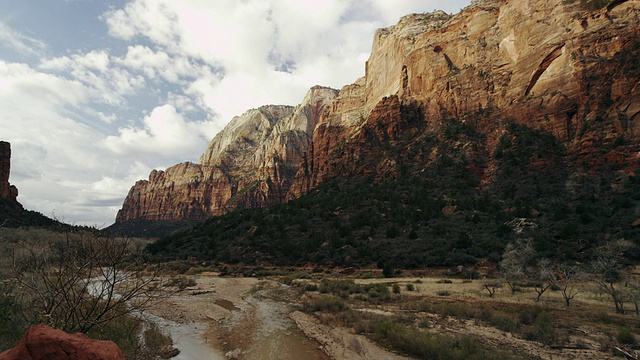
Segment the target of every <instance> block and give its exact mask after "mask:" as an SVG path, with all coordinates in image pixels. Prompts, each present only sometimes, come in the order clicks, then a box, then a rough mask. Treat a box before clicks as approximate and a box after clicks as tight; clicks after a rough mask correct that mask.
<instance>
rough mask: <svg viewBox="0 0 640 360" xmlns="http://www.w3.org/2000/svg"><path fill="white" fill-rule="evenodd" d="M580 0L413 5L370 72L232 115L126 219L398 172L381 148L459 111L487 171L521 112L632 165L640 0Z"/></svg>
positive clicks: (131, 205) (605, 159) (136, 197)
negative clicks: (192, 160)
mask: <svg viewBox="0 0 640 360" xmlns="http://www.w3.org/2000/svg"><path fill="white" fill-rule="evenodd" d="M583 3H584V2H583V1H578V0H576V1H567V0H521V1H500V0H478V1H475V2H474V3H473V4H471V5H470V6H469V7H467V8H466V9H464V10H463V11H461V12H460V13H459V14H457V15H454V16H451V15H448V14H445V13H443V12H435V13H429V14H420V15H415V14H414V15H408V16H405V17H403V18H402V19H401V20H400V21H399V22H398V24H397V25H395V26H392V27H389V28H386V29H381V30H379V31H378V32H377V33H376V34H375V37H374V40H373V49H372V53H371V56H370V58H369V60H368V61H367V64H366V71H365V76H364V77H362V78H361V79H358V80H357V81H356V82H355V83H354V84H351V85H347V86H345V87H344V88H343V89H342V90H341V91H340V92H339V94H338V93H337V92H335V91H334V90H330V89H324V88H313V89H312V90H311V91H310V92H309V94H308V95H307V97H306V98H305V100H304V102H303V104H302V105H300V106H299V107H297V108H296V109H292V108H286V107H264V108H260V109H258V110H252V111H249V112H247V113H246V114H244V115H243V116H241V117H238V118H236V119H234V120H233V121H232V122H231V123H230V124H229V126H228V127H227V128H226V129H225V130H224V131H223V132H221V133H220V134H219V135H218V136H216V138H214V139H213V141H212V142H211V144H210V145H209V148H208V149H207V151H206V152H205V153H204V154H203V156H202V158H201V159H200V162H199V164H179V165H177V166H176V167H174V168H170V169H168V170H167V171H166V172H158V173H152V177H151V178H150V180H149V181H143V182H139V183H138V184H136V185H135V186H134V187H133V188H132V189H131V192H130V194H129V196H128V197H127V200H126V201H125V204H124V205H123V209H122V210H121V211H120V213H119V214H118V219H117V220H118V221H120V220H128V219H135V218H144V219H185V218H189V219H196V218H202V217H205V216H208V215H215V214H220V213H223V212H226V211H229V210H233V209H237V208H242V207H250V206H267V205H270V204H275V203H278V202H281V201H284V200H285V199H292V198H296V197H298V196H300V195H302V194H304V193H306V192H307V191H309V190H310V189H312V188H313V187H315V186H317V185H318V184H319V183H321V182H323V181H325V180H326V179H328V178H331V177H334V176H337V175H343V176H374V177H384V176H393V175H394V171H395V170H394V164H393V163H392V161H391V160H389V159H387V158H385V155H384V151H382V150H381V149H383V148H385V147H388V146H389V145H390V144H393V143H394V142H395V141H396V140H397V139H400V138H402V139H404V140H403V141H404V142H405V143H406V142H407V141H409V143H410V139H411V138H414V137H419V136H423V135H424V134H426V133H429V132H430V133H432V134H438V133H439V132H441V131H442V128H443V126H444V124H445V123H448V122H451V121H454V122H457V123H461V124H462V123H464V124H466V125H467V126H469V127H471V128H473V130H474V131H476V132H478V133H480V134H482V138H483V139H484V140H483V141H482V143H478V144H456V146H459V147H461V148H463V147H468V148H470V149H472V148H473V149H474V150H473V152H474V153H473V154H471V150H469V151H470V156H479V155H478V154H484V155H483V156H485V159H484V161H483V163H484V164H485V165H484V168H482V169H478V171H479V172H481V173H482V177H483V179H484V180H485V181H491V179H492V176H493V174H494V172H495V166H496V165H495V164H494V163H493V160H492V157H491V156H490V155H487V154H493V152H494V150H495V148H496V146H497V144H498V140H499V138H500V137H501V136H502V135H503V134H504V133H505V131H506V130H505V129H506V127H505V124H507V123H508V122H510V121H514V122H518V123H522V124H525V125H527V126H529V127H532V128H535V129H541V130H544V131H545V132H547V133H550V134H552V135H554V136H555V137H556V138H558V139H560V140H561V141H562V142H563V143H564V145H565V147H566V149H567V153H568V154H569V155H570V156H571V157H572V159H573V160H572V161H576V162H580V163H581V164H585V165H587V166H589V167H593V166H596V165H598V164H606V163H610V162H616V163H619V164H622V165H623V166H622V167H623V168H625V169H627V170H630V169H633V168H634V166H636V167H637V165H638V162H639V161H640V155H639V151H640V145H638V144H640V84H639V81H638V79H640V65H638V64H640V0H627V1H624V0H616V1H610V2H609V5H608V6H606V7H605V8H602V9H600V10H593V9H592V10H587V9H586V8H585V5H584V4H583ZM590 3H591V2H587V5H588V4H590ZM407 139H409V140H407ZM375 144H378V145H380V146H378V145H375ZM170 173H171V174H170ZM181 174H187V175H185V176H183V175H181ZM156 177H157V179H156Z"/></svg>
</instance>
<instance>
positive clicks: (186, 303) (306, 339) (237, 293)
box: [149, 273, 402, 360]
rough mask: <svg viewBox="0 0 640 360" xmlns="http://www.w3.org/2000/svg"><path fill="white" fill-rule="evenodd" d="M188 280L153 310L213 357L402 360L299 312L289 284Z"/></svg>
mask: <svg viewBox="0 0 640 360" xmlns="http://www.w3.org/2000/svg"><path fill="white" fill-rule="evenodd" d="M185 277H187V278H193V279H195V283H196V284H195V285H194V286H189V287H188V288H186V289H184V290H182V291H178V292H175V293H172V294H170V295H169V296H168V297H166V298H164V299H162V300H160V301H157V302H155V303H153V304H152V306H151V308H150V310H149V312H150V313H152V314H154V315H157V316H160V317H162V318H164V319H167V320H168V321H170V322H172V323H173V325H172V324H165V330H170V329H167V327H170V326H176V325H179V326H180V327H182V328H191V329H192V330H193V333H194V334H196V336H200V337H201V341H202V343H203V344H206V345H207V346H208V347H209V348H210V350H211V354H210V357H209V358H214V359H216V358H218V359H247V360H252V359H256V360H257V359H292V360H293V359H309V360H325V359H347V360H348V359H373V360H376V359H402V357H399V356H397V355H395V354H392V353H390V352H388V351H386V350H384V349H382V348H380V347H378V346H377V345H376V344H374V343H372V342H371V341H369V340H367V339H366V338H365V337H364V336H361V335H355V334H353V333H352V332H351V331H349V330H348V329H341V328H337V329H336V328H329V327H327V326H326V325H323V324H322V323H320V321H318V320H317V319H315V318H314V317H313V316H311V315H308V314H305V313H302V312H300V311H299V302H298V299H297V297H298V294H297V292H296V291H295V290H294V289H292V288H290V287H289V286H287V285H284V284H281V283H279V282H275V281H271V280H260V279H256V278H251V277H220V276H218V275H217V274H215V273H202V274H199V275H190V276H185ZM168 332H171V331H168ZM175 337H176V336H175V332H174V342H175V344H176V347H177V348H178V349H181V351H183V352H184V351H187V352H188V351H191V348H192V347H194V344H193V343H192V342H193V341H192V339H193V336H191V337H189V343H188V344H183V343H181V341H182V340H183V339H182V338H181V336H180V334H178V338H175ZM185 339H186V338H185ZM179 357H180V358H182V359H185V360H187V359H189V358H190V357H181V356H180V355H179ZM193 358H195V357H193Z"/></svg>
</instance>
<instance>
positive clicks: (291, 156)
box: [116, 86, 337, 222]
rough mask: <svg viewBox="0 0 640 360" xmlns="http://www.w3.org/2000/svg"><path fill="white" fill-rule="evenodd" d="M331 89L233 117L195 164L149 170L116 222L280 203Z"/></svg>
mask: <svg viewBox="0 0 640 360" xmlns="http://www.w3.org/2000/svg"><path fill="white" fill-rule="evenodd" d="M336 94H337V91H336V90H333V89H329V88H324V87H319V86H316V87H313V88H312V89H311V90H309V92H308V93H307V95H306V97H305V98H304V100H303V102H302V103H301V104H300V105H298V106H297V107H291V106H276V105H268V106H263V107H260V108H258V109H252V110H249V111H247V112H246V113H244V114H243V115H241V116H237V117H235V118H233V119H232V120H231V122H230V123H229V124H228V125H227V126H226V127H225V128H224V129H223V130H222V131H221V132H220V133H219V134H218V135H216V136H215V137H214V138H213V140H212V141H211V142H210V144H209V146H208V147H207V149H206V151H205V152H204V154H203V155H202V156H201V157H200V161H199V162H198V164H194V163H189V162H186V163H181V164H178V165H175V166H172V167H170V168H168V169H167V170H166V171H156V170H154V171H153V172H151V174H150V175H149V180H141V181H138V182H137V183H136V184H135V185H134V186H133V187H132V188H131V190H130V191H129V194H128V195H127V198H126V199H125V202H124V204H123V206H122V209H121V210H120V211H119V212H118V215H117V218H116V221H117V222H120V221H126V220H133V219H144V220H182V219H189V220H199V219H204V218H207V217H209V216H213V215H220V214H224V213H226V212H228V211H232V210H235V209H242V208H247V207H262V206H269V205H274V204H277V203H280V202H282V201H284V198H285V196H286V194H287V191H288V189H289V187H290V183H291V181H292V180H293V176H294V174H295V172H296V171H297V169H298V168H299V167H300V164H301V163H302V162H303V158H304V157H305V153H306V151H307V148H308V146H309V143H310V141H311V134H312V131H313V129H314V128H315V126H316V124H317V122H318V121H319V118H320V115H321V114H322V112H323V111H324V108H325V107H326V106H327V105H328V104H330V103H331V101H332V100H333V98H334V97H335V96H336Z"/></svg>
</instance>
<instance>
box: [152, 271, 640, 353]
mask: <svg viewBox="0 0 640 360" xmlns="http://www.w3.org/2000/svg"><path fill="white" fill-rule="evenodd" d="M315 275H316V274H313V275H305V276H302V277H301V278H295V279H292V278H291V277H289V279H288V280H286V281H285V282H286V283H290V284H294V285H295V286H294V287H291V286H289V285H285V284H283V283H281V282H277V281H273V280H269V279H259V278H255V277H227V276H219V275H218V274H217V273H212V272H209V273H206V272H205V273H201V274H198V275H180V276H181V277H184V278H185V279H187V280H189V281H191V282H192V283H191V284H190V286H188V287H186V288H184V289H183V290H181V291H177V292H170V295H169V296H168V297H166V298H164V299H163V300H160V301H157V302H155V303H154V304H153V305H152V308H151V310H150V312H151V313H152V314H155V315H157V316H160V317H162V318H164V319H167V320H169V321H171V322H173V323H172V324H173V325H170V324H169V325H166V326H165V328H168V329H174V331H173V335H174V341H175V342H176V346H177V347H178V348H179V349H181V350H186V352H183V354H182V355H180V356H179V357H178V359H180V360H189V359H199V358H202V356H201V355H198V354H201V352H200V351H201V349H200V350H198V349H195V348H196V347H198V346H202V345H204V348H205V349H206V350H208V351H210V352H211V354H209V355H207V358H210V359H249V360H252V359H311V360H316V359H317V360H324V359H346V360H351V359H372V360H378V359H380V360H382V359H391V360H394V359H407V357H403V356H401V355H398V354H396V353H393V352H390V351H389V350H387V349H384V348H382V347H381V346H379V345H378V344H376V343H374V342H373V341H371V340H370V339H369V338H368V337H366V336H364V335H359V334H357V333H356V332H355V331H354V330H353V329H352V328H348V327H343V326H341V325H340V322H339V321H338V322H336V321H335V319H336V318H335V316H336V315H332V314H330V313H329V314H327V313H322V312H319V313H315V314H310V313H308V312H303V311H301V310H302V305H301V304H302V303H303V302H305V301H307V302H309V301H311V302H313V301H312V299H314V298H316V299H317V298H322V297H323V296H325V295H324V294H321V293H319V292H318V291H317V290H316V291H314V290H308V291H301V290H302V289H308V288H309V285H313V284H315V285H319V284H320V281H323V280H318V279H326V280H329V281H340V280H341V279H344V277H342V276H337V277H333V276H332V275H331V274H330V275H327V274H324V275H321V274H319V276H320V277H318V279H316V280H312V279H315ZM357 275H358V274H355V276H348V277H347V278H350V279H351V280H352V281H353V282H354V283H355V284H356V285H357V284H360V285H367V284H376V283H384V286H386V287H387V288H389V289H391V288H392V285H395V286H396V287H397V288H399V289H401V291H400V294H392V296H391V298H390V300H387V301H383V302H378V303H375V302H368V301H359V300H357V297H355V298H354V297H349V299H350V300H348V302H349V307H350V308H351V309H354V310H356V311H357V312H360V313H362V314H371V316H382V317H386V318H389V319H395V318H398V317H404V318H405V319H408V318H413V319H414V320H410V321H413V322H414V323H415V324H416V325H419V327H421V328H422V329H423V330H422V331H426V332H430V333H437V334H447V335H450V336H471V337H474V338H477V339H480V340H481V342H482V343H483V344H485V345H487V346H488V347H490V348H493V349H501V350H506V351H508V352H509V353H511V354H517V355H516V357H517V358H520V357H523V358H529V359H585V358H598V359H615V358H617V356H616V355H617V354H615V350H614V347H615V346H616V344H615V339H614V338H615V334H616V331H617V330H618V329H619V328H620V327H624V326H625V323H626V322H627V321H629V323H628V327H629V328H632V329H634V328H635V327H636V326H637V324H638V321H636V320H637V319H636V318H635V317H631V316H620V315H616V314H611V311H610V309H609V308H610V304H608V302H607V299H606V298H602V296H601V295H597V294H591V293H589V291H587V290H586V289H584V290H582V291H583V292H582V293H581V296H580V297H579V298H577V299H576V300H575V301H574V304H573V305H572V307H571V308H566V307H565V306H564V305H563V301H562V299H561V297H560V295H559V294H558V293H557V292H549V293H547V294H545V299H544V301H543V302H541V303H539V304H535V305H534V303H533V298H534V296H533V295H534V294H533V292H532V290H526V289H525V290H523V291H521V292H519V293H517V294H516V295H511V294H509V293H508V292H507V289H504V288H502V289H500V290H499V291H498V293H497V294H496V295H495V297H493V298H489V297H488V294H486V293H485V292H484V290H483V289H482V286H480V284H481V281H480V280H474V281H471V280H464V279H447V280H444V279H443V278H441V277H438V276H437V275H436V276H433V274H432V275H431V276H419V277H415V276H412V277H406V278H393V279H383V278H379V277H373V278H371V277H370V276H366V278H362V277H359V276H357ZM361 275H362V274H361ZM315 285H314V286H315ZM409 289H410V290H409ZM361 296H364V295H361ZM345 301H347V300H345ZM416 301H418V302H420V301H422V302H424V303H429V304H453V305H456V304H458V305H460V306H459V307H457V305H456V306H454V307H453V308H452V309H453V310H455V309H456V308H464V307H465V306H466V307H471V308H475V307H484V308H487V309H489V308H491V309H497V310H498V312H499V311H500V309H503V308H505V307H508V308H510V309H514V310H518V309H520V310H522V311H524V312H525V313H526V312H527V311H530V310H535V309H538V310H541V311H545V312H547V313H549V314H550V316H551V317H552V320H553V322H554V323H555V322H556V320H558V321H559V322H557V324H558V326H559V330H558V331H559V332H558V334H563V335H562V336H565V337H566V340H565V341H563V342H562V343H563V344H564V345H563V346H552V345H543V344H542V343H541V342H540V341H529V340H525V339H524V338H523V336H522V335H521V334H520V335H517V334H513V333H510V332H507V331H503V330H499V329H497V328H496V327H494V326H490V325H488V324H487V323H486V322H485V321H482V320H474V319H472V318H459V317H452V316H446V315H444V316H443V315H437V314H432V313H429V312H424V311H425V310H410V309H411V306H413V305H411V304H415V303H416ZM534 306H535V307H534ZM503 310H504V309H503ZM538 310H536V311H538ZM588 314H592V315H588ZM338 316H339V315H338ZM364 316H365V318H366V315H364ZM513 316H515V317H518V315H517V314H516V315H513ZM520 316H522V315H520ZM592 318H593V319H596V320H592ZM597 318H603V319H604V318H607V319H609V320H607V321H605V323H604V324H603V323H602V321H601V320H597ZM560 320H561V321H560ZM608 321H611V323H610V324H609V323H608ZM176 329H179V330H180V331H182V332H181V333H180V332H178V333H177V334H178V335H177V336H176V331H175V330H176ZM189 329H191V330H189ZM187 335H188V336H187ZM182 336H185V337H184V338H182V339H181V337H182ZM194 339H195V341H196V342H197V344H194ZM181 341H183V342H184V343H181ZM551 343H554V341H551ZM189 350H192V353H193V354H195V355H192V356H190V355H188V354H187V352H188V351H189Z"/></svg>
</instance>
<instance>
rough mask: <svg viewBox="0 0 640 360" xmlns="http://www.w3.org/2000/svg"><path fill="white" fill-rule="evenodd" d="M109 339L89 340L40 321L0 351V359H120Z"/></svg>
mask: <svg viewBox="0 0 640 360" xmlns="http://www.w3.org/2000/svg"><path fill="white" fill-rule="evenodd" d="M124 358H125V357H124V354H123V353H122V350H120V348H119V347H118V346H117V345H116V344H115V343H114V342H112V341H105V340H92V339H89V338H88V337H87V336H86V335H84V334H81V333H77V334H73V335H72V334H67V333H65V332H64V331H61V330H56V329H52V328H50V327H48V326H46V325H44V324H40V325H35V326H33V327H31V328H30V329H29V330H27V332H26V333H25V334H24V336H23V337H22V339H21V340H20V343H19V344H18V345H17V346H16V347H15V348H13V349H9V350H7V351H5V352H3V353H0V360H45V359H46V360H80V359H95V360H124Z"/></svg>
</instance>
